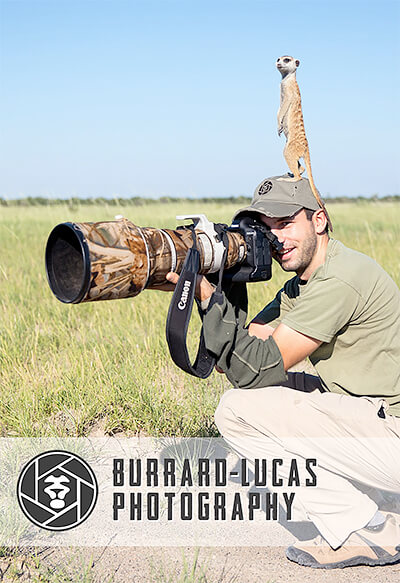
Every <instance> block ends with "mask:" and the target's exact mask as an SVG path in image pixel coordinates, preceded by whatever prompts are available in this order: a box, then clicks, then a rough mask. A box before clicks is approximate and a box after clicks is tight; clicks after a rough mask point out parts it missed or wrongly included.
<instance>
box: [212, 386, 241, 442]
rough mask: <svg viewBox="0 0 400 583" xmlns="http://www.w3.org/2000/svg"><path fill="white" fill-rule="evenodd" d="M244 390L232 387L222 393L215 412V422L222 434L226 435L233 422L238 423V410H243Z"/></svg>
mask: <svg viewBox="0 0 400 583" xmlns="http://www.w3.org/2000/svg"><path fill="white" fill-rule="evenodd" d="M243 392H245V391H244V390H243V389H230V390H229V391H227V392H226V393H224V394H223V395H222V397H221V400H220V402H219V404H218V407H217V409H216V411H215V414H214V419H215V424H216V426H217V427H218V431H219V432H220V433H221V435H226V434H227V433H228V432H229V427H230V426H231V424H232V423H233V424H236V423H237V420H238V411H240V410H241V409H242V411H243V399H244V396H243V395H242V393H243ZM241 404H242V406H241Z"/></svg>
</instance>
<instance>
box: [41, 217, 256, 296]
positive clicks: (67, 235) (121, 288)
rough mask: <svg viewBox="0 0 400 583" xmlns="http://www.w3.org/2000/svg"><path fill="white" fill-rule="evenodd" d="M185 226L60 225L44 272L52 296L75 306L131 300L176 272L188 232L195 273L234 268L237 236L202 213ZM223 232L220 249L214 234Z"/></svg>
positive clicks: (242, 251)
mask: <svg viewBox="0 0 400 583" xmlns="http://www.w3.org/2000/svg"><path fill="white" fill-rule="evenodd" d="M177 219H182V220H183V219H192V220H193V221H194V226H195V229H194V230H193V228H191V226H184V227H178V228H177V229H175V230H172V229H156V228H153V227H138V226H137V225H134V224H133V223H132V222H131V221H129V220H128V219H126V218H123V217H122V218H119V219H118V220H115V221H107V222H98V223H61V224H59V225H57V226H56V227H55V228H54V229H53V230H52V232H51V233H50V236H49V239H48V242H47V247H46V271H47V278H48V282H49V285H50V288H51V290H52V292H53V293H54V294H55V296H56V297H57V298H58V299H59V300H60V301H61V302H64V303H67V304H71V303H72V304H77V303H80V302H92V301H97V300H114V299H119V298H129V297H134V296H137V295H138V294H139V293H140V292H141V291H143V290H144V289H157V288H159V287H160V286H162V285H163V284H165V283H167V281H166V279H165V276H166V274H167V273H168V272H169V271H176V272H177V273H180V270H181V268H182V265H183V262H184V260H185V257H186V254H187V251H188V249H189V248H190V247H192V245H193V233H194V236H195V237H196V243H197V248H198V250H199V252H200V273H202V274H207V273H215V272H217V271H219V269H220V268H221V263H222V261H223V257H224V249H225V246H226V248H227V253H226V259H225V264H224V269H229V268H230V267H233V266H235V265H237V264H240V263H241V262H242V261H243V260H244V259H245V257H246V253H247V246H246V242H245V239H244V238H243V235H242V234H241V233H240V232H234V231H230V230H229V229H227V228H226V225H219V224H218V223H217V224H214V223H211V222H210V221H208V220H207V218H206V217H205V216H204V215H186V216H179V217H177ZM221 229H225V232H226V239H225V246H224V243H223V242H222V240H221V238H220V236H219V233H220V232H221Z"/></svg>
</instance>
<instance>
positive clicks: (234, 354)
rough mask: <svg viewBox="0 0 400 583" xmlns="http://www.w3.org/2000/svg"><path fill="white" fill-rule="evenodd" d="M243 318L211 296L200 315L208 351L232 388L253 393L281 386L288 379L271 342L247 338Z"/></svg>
mask: <svg viewBox="0 0 400 583" xmlns="http://www.w3.org/2000/svg"><path fill="white" fill-rule="evenodd" d="M245 318H246V314H245V313H244V312H243V311H241V313H240V314H239V315H238V310H237V309H236V310H235V308H234V307H233V306H232V304H231V303H230V302H229V301H228V300H227V298H226V297H225V295H224V294H218V293H214V294H213V296H212V299H211V301H210V305H209V307H208V309H207V311H206V312H205V313H204V315H203V327H204V338H205V343H206V347H207V349H208V350H209V351H210V352H212V353H213V354H214V355H215V357H216V358H217V364H218V366H219V367H220V368H221V369H222V370H223V371H224V372H225V374H226V375H227V377H228V379H229V380H230V382H231V383H232V384H233V385H234V386H235V387H239V388H242V389H252V388H260V387H265V386H268V385H276V384H279V383H282V382H284V381H285V380H286V379H287V375H286V373H285V370H284V367H283V361H282V356H281V353H280V351H279V349H278V347H277V345H276V343H275V341H274V339H273V338H272V336H271V337H269V338H267V339H266V340H260V339H259V338H257V337H256V336H250V335H249V332H248V330H247V329H245V328H244V325H245Z"/></svg>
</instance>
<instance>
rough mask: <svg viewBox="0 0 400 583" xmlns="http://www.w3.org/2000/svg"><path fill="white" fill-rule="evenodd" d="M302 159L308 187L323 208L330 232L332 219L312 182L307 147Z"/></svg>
mask: <svg viewBox="0 0 400 583" xmlns="http://www.w3.org/2000/svg"><path fill="white" fill-rule="evenodd" d="M303 160H304V163H305V166H306V170H307V176H308V180H309V182H310V187H311V190H312V193H313V195H314V196H315V198H316V201H317V203H318V204H319V206H320V207H321V208H322V209H323V211H324V213H325V216H326V220H327V222H328V229H329V230H330V231H331V232H332V231H333V226H332V221H331V219H330V217H329V214H328V211H327V210H326V207H325V205H324V203H323V202H322V199H321V197H320V195H319V192H318V190H317V187H316V186H315V184H314V178H313V175H312V172H311V159H310V152H309V150H308V148H307V150H306V152H305V153H304V156H303Z"/></svg>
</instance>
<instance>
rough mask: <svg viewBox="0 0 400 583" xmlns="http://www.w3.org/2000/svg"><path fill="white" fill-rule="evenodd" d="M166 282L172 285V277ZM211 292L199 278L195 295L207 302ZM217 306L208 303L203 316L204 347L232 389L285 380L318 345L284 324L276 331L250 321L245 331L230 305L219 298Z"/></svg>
mask: <svg viewBox="0 0 400 583" xmlns="http://www.w3.org/2000/svg"><path fill="white" fill-rule="evenodd" d="M167 279H168V280H169V281H171V282H172V283H176V281H177V279H178V277H177V275H176V274H168V276H167ZM213 292H214V288H213V287H212V286H211V284H210V283H209V282H208V281H207V279H206V278H204V277H202V278H199V281H198V284H197V290H196V295H197V297H198V298H199V299H200V300H201V301H206V300H208V299H209V298H210V297H211V296H212V295H213ZM220 300H221V303H216V302H214V303H212V304H211V307H210V308H209V309H208V310H207V313H206V314H205V315H204V320H203V324H204V334H205V340H206V346H207V348H209V349H210V350H211V351H212V352H213V353H214V354H215V356H216V357H217V362H218V365H219V368H220V369H222V371H223V372H225V373H226V375H227V377H228V378H229V380H230V381H231V382H232V384H233V385H235V386H238V387H240V388H256V387H261V386H268V385H271V384H275V385H276V384H279V383H280V382H284V381H285V380H286V374H285V371H287V370H288V368H290V367H291V366H293V365H294V364H296V363H297V362H300V361H301V360H303V358H305V357H306V356H309V355H310V354H312V352H314V350H316V349H317V348H318V346H320V345H321V342H320V341H319V340H315V339H313V338H310V337H308V336H305V335H304V334H301V333H299V332H296V331H295V330H292V329H291V328H289V327H288V326H286V325H285V324H279V325H278V326H277V328H276V329H274V328H272V326H268V324H260V323H259V322H257V320H256V321H254V322H252V323H251V324H250V326H249V329H248V330H247V329H245V328H243V326H242V325H240V324H239V322H238V320H237V318H236V316H235V313H234V309H233V307H232V305H231V304H230V302H228V301H227V299H226V298H225V296H224V295H223V294H222V295H221V297H220Z"/></svg>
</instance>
